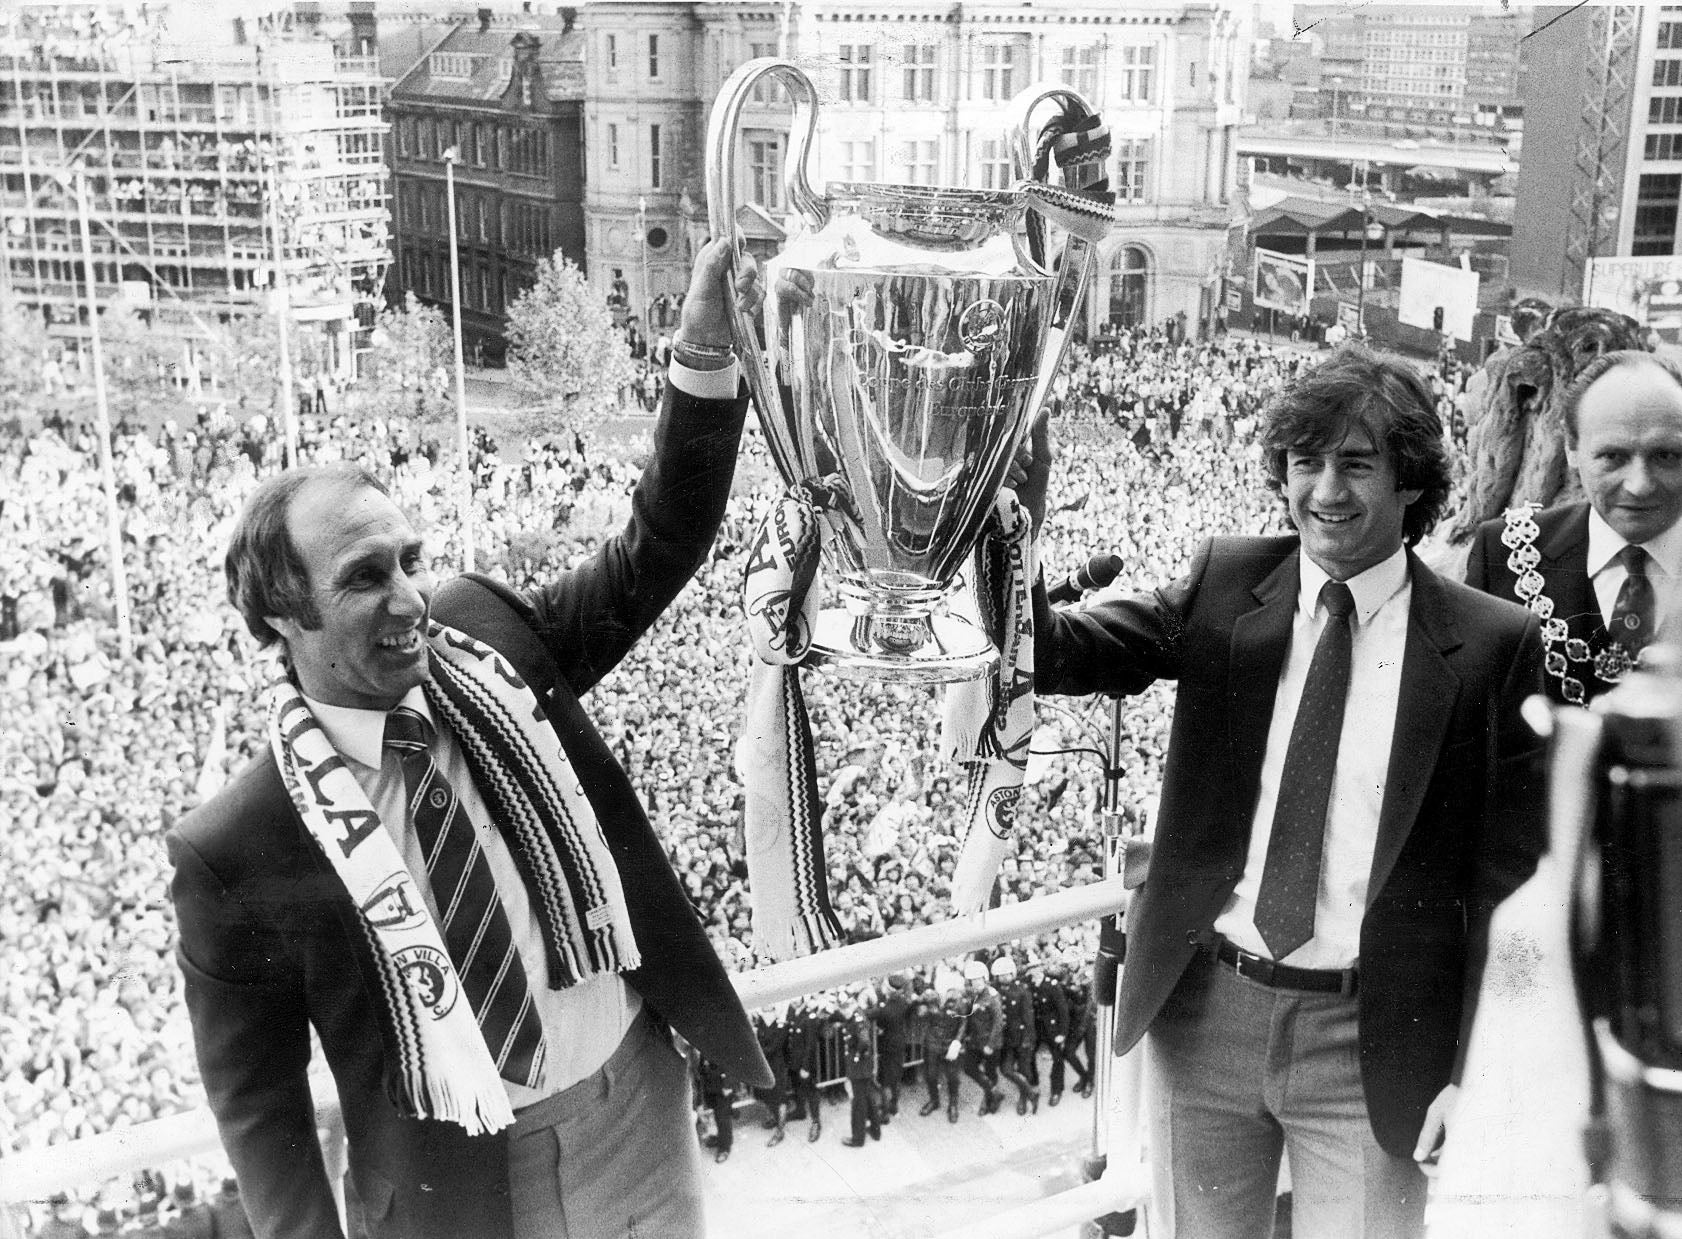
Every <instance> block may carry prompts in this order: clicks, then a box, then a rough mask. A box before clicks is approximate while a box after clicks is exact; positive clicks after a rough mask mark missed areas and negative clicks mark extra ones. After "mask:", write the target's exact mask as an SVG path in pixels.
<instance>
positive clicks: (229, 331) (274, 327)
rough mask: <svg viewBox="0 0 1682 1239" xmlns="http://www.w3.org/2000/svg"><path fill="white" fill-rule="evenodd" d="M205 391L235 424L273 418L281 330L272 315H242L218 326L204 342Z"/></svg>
mask: <svg viewBox="0 0 1682 1239" xmlns="http://www.w3.org/2000/svg"><path fill="white" fill-rule="evenodd" d="M202 355H203V357H204V362H205V368H206V369H207V370H208V372H209V373H208V374H207V375H206V376H205V377H206V378H207V379H208V381H209V386H208V387H207V390H210V391H213V392H214V394H215V396H216V398H217V399H218V400H219V401H221V402H223V403H225V404H226V405H227V406H228V413H229V415H230V416H231V417H233V418H235V419H236V420H238V421H241V422H243V421H245V420H246V419H247V418H249V417H251V416H252V415H253V414H256V413H262V414H264V415H267V416H274V417H276V420H277V422H278V420H279V414H280V413H281V410H280V408H279V402H280V328H279V325H278V324H277V323H276V322H275V318H274V315H272V314H251V315H242V316H241V317H238V318H235V319H233V320H232V321H231V322H228V323H225V324H221V325H218V326H217V327H216V328H215V329H214V333H213V334H212V335H211V337H210V339H209V340H207V341H205V342H204V346H203V350H202Z"/></svg>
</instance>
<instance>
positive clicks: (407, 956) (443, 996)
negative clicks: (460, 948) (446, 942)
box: [395, 946, 460, 1020]
mask: <svg viewBox="0 0 1682 1239" xmlns="http://www.w3.org/2000/svg"><path fill="white" fill-rule="evenodd" d="M395 958H396V963H397V968H398V971H400V972H401V973H402V974H403V979H404V980H405V981H407V982H408V983H409V989H410V990H411V991H412V992H413V993H414V995H415V997H416V998H417V999H418V1000H419V1001H420V1004H421V1006H423V1007H425V1008H426V1009H427V1012H428V1013H429V1014H430V1015H431V1016H432V1018H433V1019H435V1020H441V1019H443V1018H444V1017H445V1016H446V1015H448V1014H449V1013H450V1010H451V1008H453V1007H454V1006H455V1005H456V995H457V994H458V993H460V988H459V986H458V984H457V981H456V973H455V969H454V968H452V967H450V961H449V959H448V958H447V957H446V956H445V954H444V952H442V951H440V950H438V949H437V948H435V947H430V946H410V947H404V948H403V949H402V950H401V951H399V952H397V955H396V957H395Z"/></svg>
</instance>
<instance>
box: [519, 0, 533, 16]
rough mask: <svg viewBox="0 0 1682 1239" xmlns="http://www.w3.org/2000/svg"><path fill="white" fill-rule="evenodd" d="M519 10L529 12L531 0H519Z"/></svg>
mask: <svg viewBox="0 0 1682 1239" xmlns="http://www.w3.org/2000/svg"><path fill="white" fill-rule="evenodd" d="M520 12H522V13H529V12H531V0H521V3H520Z"/></svg>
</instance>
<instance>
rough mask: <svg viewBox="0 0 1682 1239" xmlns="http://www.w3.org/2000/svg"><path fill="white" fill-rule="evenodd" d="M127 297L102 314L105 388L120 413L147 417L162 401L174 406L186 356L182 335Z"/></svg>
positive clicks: (101, 337) (110, 306) (113, 409)
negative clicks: (144, 312)
mask: <svg viewBox="0 0 1682 1239" xmlns="http://www.w3.org/2000/svg"><path fill="white" fill-rule="evenodd" d="M149 317H150V316H149V315H145V316H143V315H142V314H141V313H140V311H138V310H136V309H135V307H134V306H133V305H131V304H130V303H128V302H127V301H124V300H122V299H121V298H119V299H117V300H115V301H113V302H111V304H110V305H109V306H107V307H106V308H105V310H104V311H102V312H101V313H100V316H99V341H100V348H101V351H102V352H103V353H104V358H105V389H106V391H107V392H108V393H109V394H110V401H111V412H112V413H113V414H114V415H115V416H116V417H131V418H134V419H136V420H143V419H145V418H147V417H149V416H150V415H151V414H152V413H153V412H154V410H155V409H156V407H157V406H159V405H160V404H165V403H167V405H168V406H169V407H171V408H173V406H174V403H175V400H176V399H177V393H176V391H175V388H174V382H175V380H176V378H178V377H179V376H180V373H181V363H182V359H183V357H184V356H185V354H184V352H183V343H182V339H181V337H180V336H178V335H174V334H172V333H170V332H167V331H159V330H158V329H157V328H156V327H154V326H153V325H152V323H151V322H150V321H149Z"/></svg>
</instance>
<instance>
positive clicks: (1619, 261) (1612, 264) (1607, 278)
mask: <svg viewBox="0 0 1682 1239" xmlns="http://www.w3.org/2000/svg"><path fill="white" fill-rule="evenodd" d="M1583 265H1584V271H1583V304H1584V305H1593V306H1599V307H1600V308H1601V309H1603V310H1616V311H1617V312H1618V313H1619V314H1628V315H1629V316H1630V317H1631V318H1633V319H1634V320H1635V321H1636V322H1638V323H1647V324H1649V325H1651V326H1655V327H1656V326H1658V324H1657V323H1655V322H1653V321H1652V319H1650V318H1649V317H1648V315H1649V314H1651V313H1654V312H1657V313H1659V314H1660V315H1661V316H1665V317H1668V316H1669V315H1670V314H1671V313H1672V311H1671V309H1670V306H1669V298H1668V295H1667V294H1666V293H1665V292H1664V285H1665V284H1667V283H1673V282H1678V281H1682V257H1677V256H1674V255H1669V254H1667V255H1664V256H1662V257H1655V258H1590V259H1589V260H1588V261H1587V262H1586V263H1584V264H1583ZM1655 289H1657V290H1658V302H1657V304H1656V305H1655V303H1654V300H1653V293H1654V290H1655Z"/></svg>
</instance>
